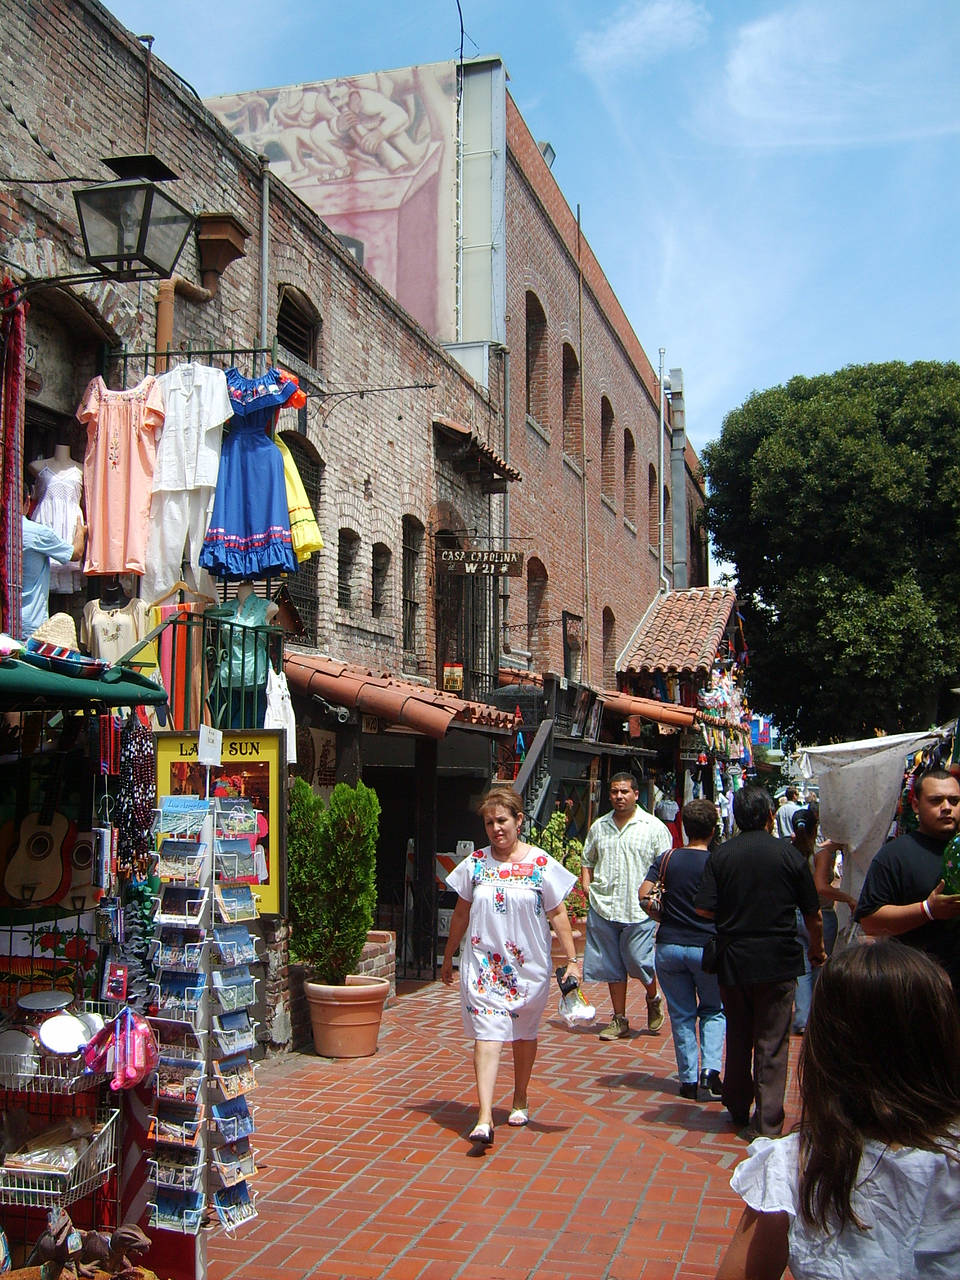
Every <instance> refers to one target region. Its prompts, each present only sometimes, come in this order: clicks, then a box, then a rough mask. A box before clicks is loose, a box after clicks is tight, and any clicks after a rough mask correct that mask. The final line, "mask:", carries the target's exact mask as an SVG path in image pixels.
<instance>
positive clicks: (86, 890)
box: [63, 831, 103, 911]
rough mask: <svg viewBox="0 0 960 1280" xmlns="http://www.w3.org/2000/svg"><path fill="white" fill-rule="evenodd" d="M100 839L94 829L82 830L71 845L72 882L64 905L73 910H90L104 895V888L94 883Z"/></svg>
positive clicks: (65, 895) (65, 894)
mask: <svg viewBox="0 0 960 1280" xmlns="http://www.w3.org/2000/svg"><path fill="white" fill-rule="evenodd" d="M98 846H99V841H98V839H97V836H96V833H95V832H93V831H81V832H80V833H79V834H78V836H77V838H76V840H74V842H73V844H72V846H71V847H70V857H69V862H70V883H69V885H68V886H67V889H66V891H65V893H64V897H63V906H64V907H69V908H70V909H71V910H73V911H89V910H90V908H91V907H95V906H96V905H97V903H98V902H99V901H100V899H101V898H102V897H103V889H101V888H100V887H99V885H96V884H94V875H95V873H96V862H97V851H98Z"/></svg>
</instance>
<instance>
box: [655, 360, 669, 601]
mask: <svg viewBox="0 0 960 1280" xmlns="http://www.w3.org/2000/svg"><path fill="white" fill-rule="evenodd" d="M666 354H667V349H666V347H661V348H660V430H659V437H658V442H657V458H658V462H657V512H658V517H657V532H658V537H657V543H658V561H659V567H660V580H659V583H658V586H657V590H658V591H660V592H661V593H662V594H664V595H665V594H666V593H667V592H668V591H669V590H670V583H669V582H668V581H667V579H666V577H665V576H664V572H663V514H664V513H663V357H664V356H665V355H666Z"/></svg>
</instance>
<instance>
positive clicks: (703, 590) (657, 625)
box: [621, 587, 737, 673]
mask: <svg viewBox="0 0 960 1280" xmlns="http://www.w3.org/2000/svg"><path fill="white" fill-rule="evenodd" d="M736 600H737V598H736V595H735V594H734V592H732V591H730V590H729V589H728V588H727V587H692V588H691V589H690V590H689V591H668V592H667V593H666V594H665V595H662V596H658V597H657V599H656V600H655V601H654V602H653V604H652V605H651V607H650V609H649V610H648V612H647V615H646V617H645V618H644V619H643V621H642V622H641V624H640V626H639V627H638V629H637V632H636V634H635V635H634V636H633V639H632V641H631V652H630V654H629V656H628V658H627V660H626V662H625V663H624V665H623V667H622V668H621V670H624V671H635V672H641V671H662V672H664V673H669V672H681V671H709V670H710V667H711V666H712V665H713V660H714V658H715V657H716V656H717V650H718V648H719V646H720V640H721V638H722V636H723V632H724V629H725V628H726V625H727V622H728V621H729V619H730V614H731V612H732V611H733V608H734V605H735V604H736Z"/></svg>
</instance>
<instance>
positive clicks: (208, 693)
mask: <svg viewBox="0 0 960 1280" xmlns="http://www.w3.org/2000/svg"><path fill="white" fill-rule="evenodd" d="M121 661H122V662H124V663H127V664H129V665H130V666H133V667H136V668H138V669H139V670H140V671H142V672H143V673H144V674H149V675H152V676H153V678H154V679H156V680H157V682H158V683H161V684H162V685H163V687H164V688H165V689H166V691H167V695H168V711H169V715H168V722H167V725H166V726H165V727H166V728H168V729H174V730H179V731H181V732H187V731H191V730H196V729H198V728H199V727H200V725H201V724H209V725H212V726H213V727H214V728H218V729H259V728H262V727H263V717H264V711H265V709H266V684H267V674H268V672H269V670H270V668H271V667H272V668H273V669H274V670H280V669H281V667H282V664H283V630H282V629H281V628H280V627H270V626H254V627H250V626H245V625H243V624H242V623H239V622H237V621H236V620H235V619H234V618H233V617H232V616H230V617H222V616H217V613H216V611H215V610H208V611H207V612H206V613H191V612H186V611H184V612H178V613H173V614H171V616H170V617H169V618H165V619H164V621H163V622H161V623H160V624H159V625H158V626H157V627H155V628H154V629H153V630H152V631H151V632H149V634H148V635H147V636H145V637H144V639H143V640H141V641H140V642H139V643H138V644H137V645H136V646H135V647H134V648H132V649H131V650H130V651H129V652H128V653H126V654H124V656H123V658H122V659H121Z"/></svg>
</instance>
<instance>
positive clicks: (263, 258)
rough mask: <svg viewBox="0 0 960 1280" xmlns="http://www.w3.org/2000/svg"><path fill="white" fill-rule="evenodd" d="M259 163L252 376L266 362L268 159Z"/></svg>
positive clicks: (259, 371) (268, 261) (259, 372)
mask: <svg viewBox="0 0 960 1280" xmlns="http://www.w3.org/2000/svg"><path fill="white" fill-rule="evenodd" d="M257 159H258V160H259V161H260V342H259V346H260V348H261V351H260V352H258V353H257V355H256V356H255V357H254V374H255V375H259V374H261V373H263V372H264V369H263V368H262V367H261V362H264V361H265V360H266V357H265V356H264V355H263V354H262V351H263V350H264V349H265V348H266V345H267V299H268V293H269V286H270V158H269V156H258V157H257Z"/></svg>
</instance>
